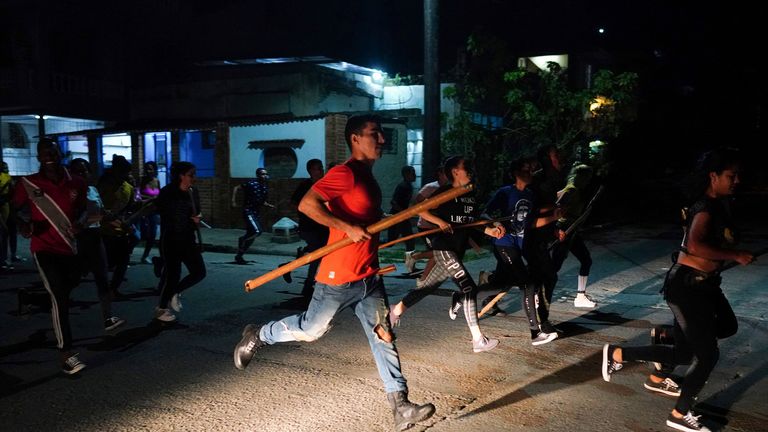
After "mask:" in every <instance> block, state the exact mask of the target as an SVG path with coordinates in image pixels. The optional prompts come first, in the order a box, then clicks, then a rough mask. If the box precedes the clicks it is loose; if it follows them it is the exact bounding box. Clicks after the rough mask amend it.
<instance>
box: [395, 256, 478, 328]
mask: <svg viewBox="0 0 768 432" xmlns="http://www.w3.org/2000/svg"><path fill="white" fill-rule="evenodd" d="M434 252H435V266H434V267H433V268H432V270H431V271H430V272H429V274H428V275H426V276H425V277H424V278H423V279H422V280H423V283H422V285H421V286H420V287H418V288H417V289H415V290H413V291H411V292H409V293H408V294H406V296H405V297H404V298H403V304H404V305H405V306H406V307H408V308H410V307H411V306H413V305H415V304H416V303H418V302H419V301H421V299H423V298H424V297H426V296H428V295H429V294H431V293H432V292H434V291H435V289H437V288H438V287H439V286H440V284H442V283H443V282H444V281H445V280H446V279H448V278H451V279H453V282H454V283H455V284H456V286H457V287H458V288H459V291H458V292H457V293H454V295H453V300H454V301H455V302H458V301H459V300H460V301H461V302H462V306H463V308H464V317H465V318H466V320H467V326H469V328H470V331H472V329H473V328H474V329H479V327H480V326H479V324H478V323H477V285H476V284H475V281H474V280H472V276H470V275H469V272H468V271H467V269H466V268H465V267H464V264H462V262H461V260H459V258H458V257H457V256H456V253H455V252H453V251H443V250H436V251H434ZM451 306H453V302H452V303H451Z"/></svg>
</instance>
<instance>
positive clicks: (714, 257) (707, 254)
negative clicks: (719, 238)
mask: <svg viewBox="0 0 768 432" xmlns="http://www.w3.org/2000/svg"><path fill="white" fill-rule="evenodd" d="M710 221H711V217H710V215H709V213H707V212H699V213H696V215H695V216H694V217H693V221H692V222H691V227H690V229H689V231H688V244H687V248H688V252H690V254H691V255H693V256H695V257H699V258H704V259H707V260H710V261H726V260H733V261H736V262H738V263H739V264H742V265H747V264H749V263H751V262H752V261H754V259H755V258H754V256H753V255H752V254H751V253H749V252H747V251H743V250H731V249H724V248H720V247H716V246H713V245H710V244H708V243H707V242H706V241H705V240H704V239H705V236H706V233H707V231H708V230H709V224H710Z"/></svg>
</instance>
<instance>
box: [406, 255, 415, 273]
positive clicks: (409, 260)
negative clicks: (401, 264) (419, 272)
mask: <svg viewBox="0 0 768 432" xmlns="http://www.w3.org/2000/svg"><path fill="white" fill-rule="evenodd" d="M415 252H416V251H406V252H405V270H407V271H408V273H413V272H415V271H416V259H415V258H413V254H414V253H415Z"/></svg>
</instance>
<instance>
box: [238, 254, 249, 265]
mask: <svg viewBox="0 0 768 432" xmlns="http://www.w3.org/2000/svg"><path fill="white" fill-rule="evenodd" d="M235 264H240V265H244V264H248V261H246V260H245V258H243V256H242V255H235Z"/></svg>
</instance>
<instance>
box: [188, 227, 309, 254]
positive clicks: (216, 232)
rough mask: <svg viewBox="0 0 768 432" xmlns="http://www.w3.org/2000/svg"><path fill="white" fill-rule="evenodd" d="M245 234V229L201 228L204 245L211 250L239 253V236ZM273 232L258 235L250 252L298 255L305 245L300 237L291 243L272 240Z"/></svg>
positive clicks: (207, 249)
mask: <svg viewBox="0 0 768 432" xmlns="http://www.w3.org/2000/svg"><path fill="white" fill-rule="evenodd" d="M243 234H245V230H243V229H225V228H201V235H202V237H203V245H204V246H205V250H206V251H209V252H221V253H233V254H234V253H237V242H238V238H240V236H242V235H243ZM272 239H273V234H272V233H269V232H264V233H262V234H261V235H260V236H258V237H256V239H255V240H254V241H253V244H252V245H251V247H250V248H249V249H248V252H247V253H249V254H259V255H285V256H293V257H295V256H296V249H297V248H299V247H301V246H304V241H303V240H301V239H298V240H297V241H295V242H291V243H278V242H274V241H272Z"/></svg>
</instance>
